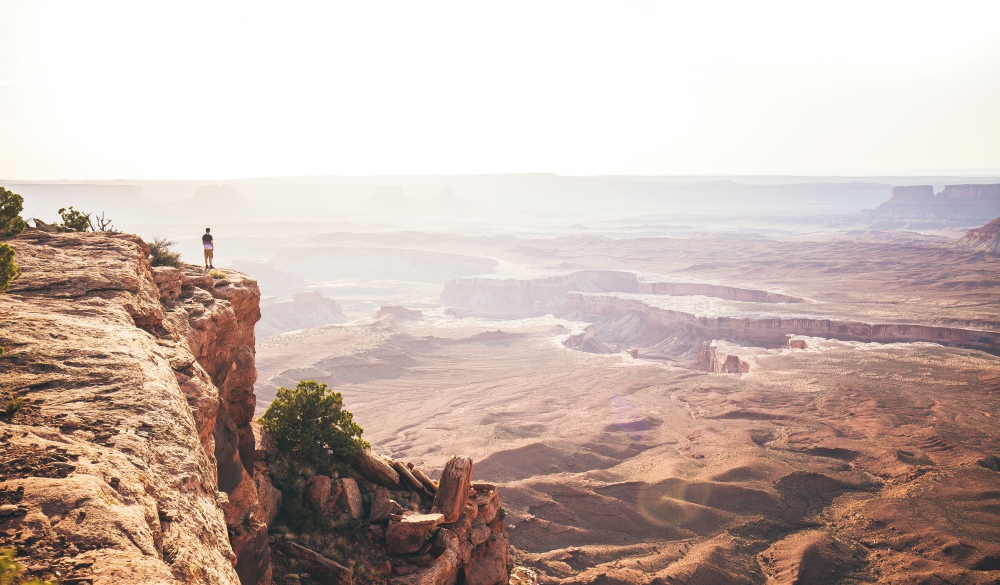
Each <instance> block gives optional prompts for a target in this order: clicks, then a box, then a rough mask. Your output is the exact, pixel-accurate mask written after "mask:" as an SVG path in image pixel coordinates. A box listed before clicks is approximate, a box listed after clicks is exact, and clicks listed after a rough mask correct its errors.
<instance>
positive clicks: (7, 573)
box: [0, 549, 53, 585]
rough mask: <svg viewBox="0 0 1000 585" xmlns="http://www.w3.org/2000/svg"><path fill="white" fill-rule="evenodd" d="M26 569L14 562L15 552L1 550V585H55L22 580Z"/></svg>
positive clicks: (47, 582)
mask: <svg viewBox="0 0 1000 585" xmlns="http://www.w3.org/2000/svg"><path fill="white" fill-rule="evenodd" d="M23 572H24V567H22V566H21V563H18V562H17V561H15V560H14V550H13V549H7V550H0V585H53V584H52V582H51V581H39V580H38V579H28V580H27V581H25V580H24V579H22V578H21V573H23Z"/></svg>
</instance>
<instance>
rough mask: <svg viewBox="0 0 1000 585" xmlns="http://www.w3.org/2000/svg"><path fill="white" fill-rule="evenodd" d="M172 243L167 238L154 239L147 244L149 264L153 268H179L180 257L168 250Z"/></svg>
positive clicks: (177, 253) (178, 254)
mask: <svg viewBox="0 0 1000 585" xmlns="http://www.w3.org/2000/svg"><path fill="white" fill-rule="evenodd" d="M173 245H174V242H172V241H170V240H168V239H167V238H154V239H153V241H152V242H150V243H149V263H150V264H151V265H153V266H173V267H174V268H180V267H181V255H180V253H179V252H174V251H172V250H171V249H170V247H171V246H173Z"/></svg>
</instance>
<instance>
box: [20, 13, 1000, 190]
mask: <svg viewBox="0 0 1000 585" xmlns="http://www.w3.org/2000/svg"><path fill="white" fill-rule="evenodd" d="M998 22H1000V2H995V1H987V2H954V1H952V2H947V3H945V2H934V3H931V2H898V3H891V2H874V1H866V2H858V3H850V2H825V3H819V2H801V1H799V2H788V3H766V2H732V3H711V2H701V1H697V2H696V1H693V0H692V1H690V2H666V1H661V2H648V3H645V2H625V1H615V2H610V1H609V2H603V3H595V2H580V1H567V2H543V1H538V0H534V1H531V2H491V3H485V2H454V3H441V2H426V1H420V2H356V1H355V2H317V3H309V2H266V3H253V2H239V3H231V4H230V3H225V4H224V3H214V2H204V1H199V2H191V3H188V2H155V3H154V2H134V1H129V2H98V1H88V2H77V1H72V2H42V1H31V2H27V1H26V2H21V1H17V0H2V2H0V178H7V179H57V178H74V179H111V178H131V179H156V178H163V179H174V178H198V179H219V178H236V177H249V176H273V175H322V174H383V173H397V174H402V173H479V172H557V173H563V174H603V173H636V174H725V173H786V174H817V173H844V174H847V173H867V174H878V173H907V172H909V173H916V174H919V173H930V172H946V171H960V170H965V171H970V172H975V171H981V172H997V171H998V169H1000V140H998V138H997V137H998V136H1000V34H998V32H997V23H998Z"/></svg>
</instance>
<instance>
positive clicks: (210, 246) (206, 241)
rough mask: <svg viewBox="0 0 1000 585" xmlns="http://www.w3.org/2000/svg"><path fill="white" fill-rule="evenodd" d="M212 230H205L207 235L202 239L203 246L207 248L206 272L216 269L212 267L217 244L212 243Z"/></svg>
mask: <svg viewBox="0 0 1000 585" xmlns="http://www.w3.org/2000/svg"><path fill="white" fill-rule="evenodd" d="M211 232H212V228H205V235H203V236H202V237H201V245H202V247H204V248H205V270H208V269H209V268H215V266H212V256H213V253H214V252H215V242H213V241H212V233H211Z"/></svg>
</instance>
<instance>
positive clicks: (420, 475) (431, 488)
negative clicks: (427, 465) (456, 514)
mask: <svg viewBox="0 0 1000 585" xmlns="http://www.w3.org/2000/svg"><path fill="white" fill-rule="evenodd" d="M406 466H407V467H408V468H409V469H410V472H411V473H413V477H415V478H417V480H419V481H420V483H422V484H424V487H425V488H426V489H427V491H428V492H430V493H431V494H434V493H437V489H438V486H437V484H436V483H434V480H433V479H431V478H430V477H428V476H427V474H426V473H424V472H423V471H420V468H419V467H416V466H414V465H413V464H412V463H407V464H406Z"/></svg>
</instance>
